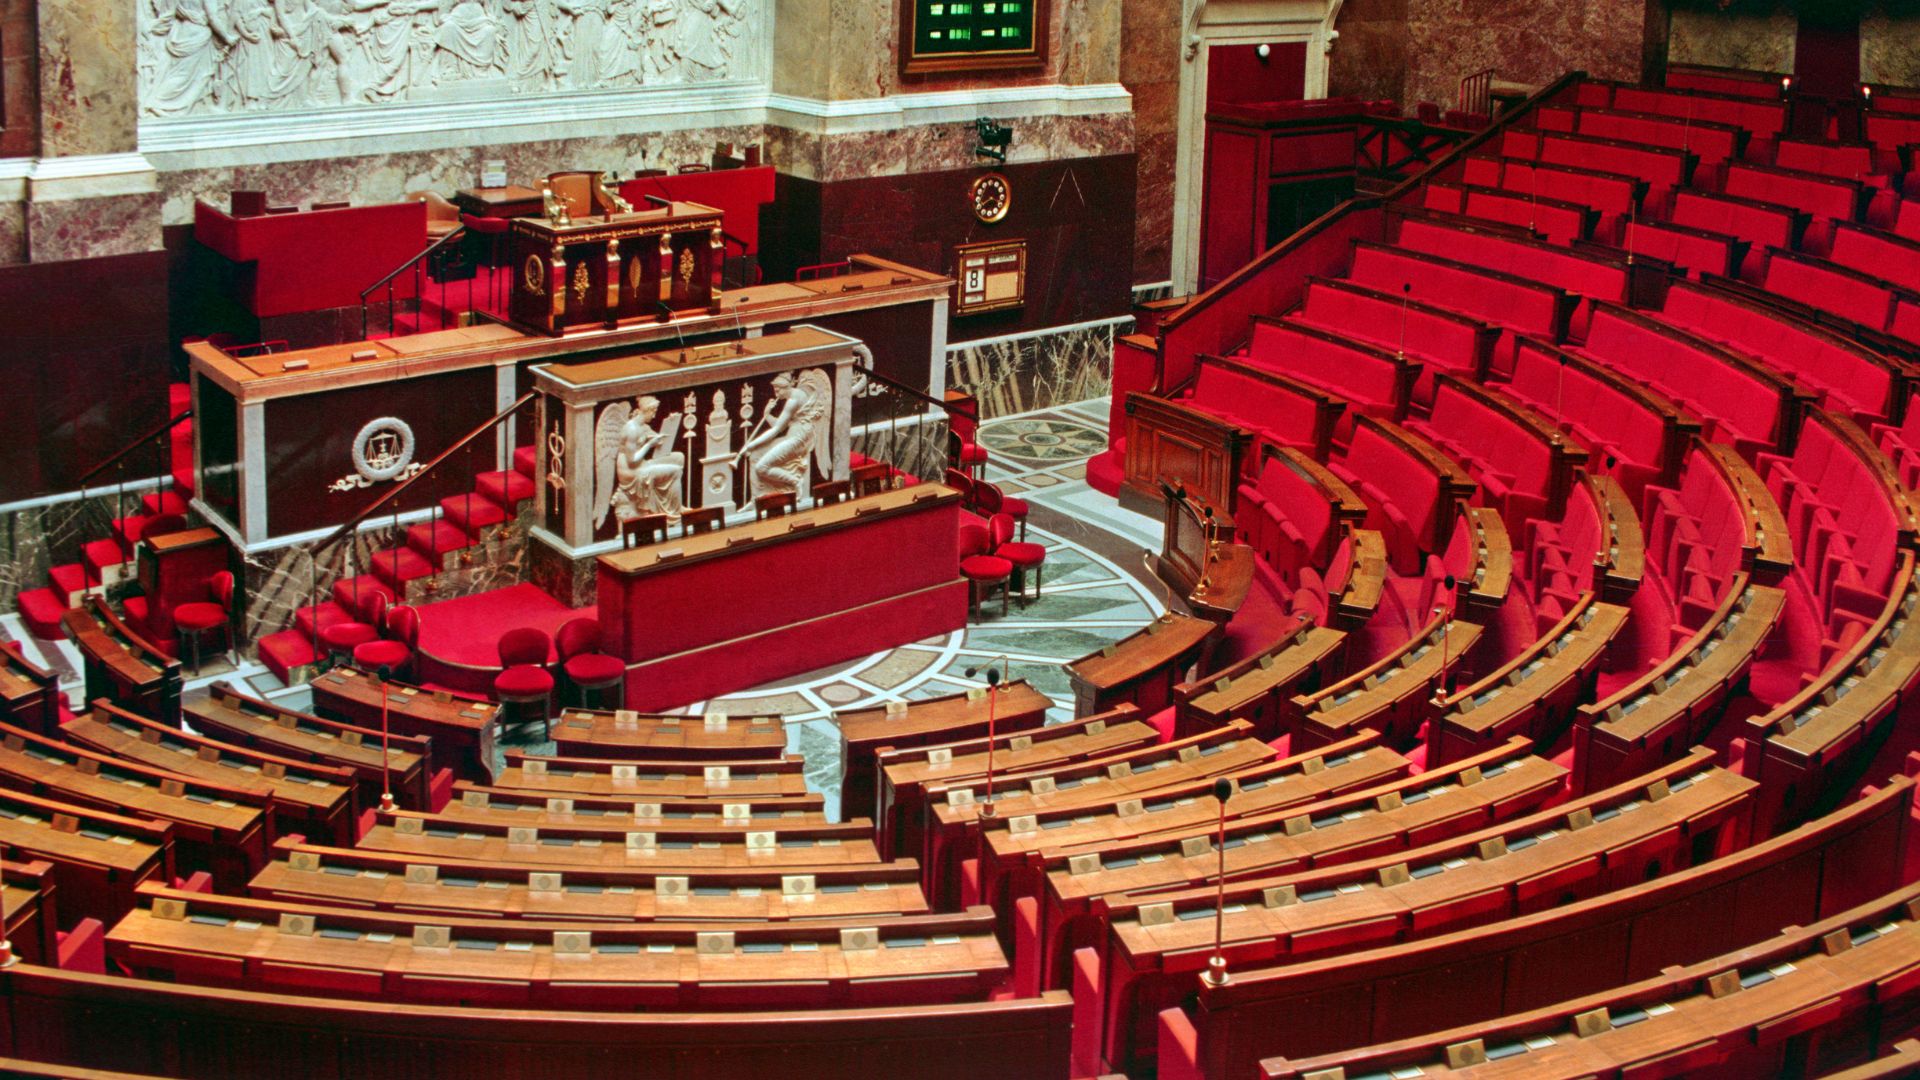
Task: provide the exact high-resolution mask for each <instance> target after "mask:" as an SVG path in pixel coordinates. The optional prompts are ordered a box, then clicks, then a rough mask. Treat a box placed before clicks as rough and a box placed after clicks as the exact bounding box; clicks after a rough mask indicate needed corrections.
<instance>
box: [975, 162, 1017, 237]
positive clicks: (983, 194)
mask: <svg viewBox="0 0 1920 1080" xmlns="http://www.w3.org/2000/svg"><path fill="white" fill-rule="evenodd" d="M968 194H969V195H970V196H971V197H972V199H973V216H975V217H977V218H979V219H980V220H981V221H984V222H986V223H987V224H989V225H991V224H993V223H994V222H996V221H999V220H1000V219H1001V218H1003V217H1006V216H1007V210H1008V208H1010V207H1011V206H1012V205H1013V185H1012V184H1010V183H1008V182H1007V178H1006V177H1004V176H1001V175H1000V174H999V173H991V172H990V173H986V174H984V175H982V176H979V177H976V178H975V179H974V181H973V186H972V187H971V188H969V189H968Z"/></svg>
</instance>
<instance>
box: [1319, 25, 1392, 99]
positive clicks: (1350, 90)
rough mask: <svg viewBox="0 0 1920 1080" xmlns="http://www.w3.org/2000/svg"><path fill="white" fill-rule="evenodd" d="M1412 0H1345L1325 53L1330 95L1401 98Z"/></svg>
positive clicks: (1328, 93)
mask: <svg viewBox="0 0 1920 1080" xmlns="http://www.w3.org/2000/svg"><path fill="white" fill-rule="evenodd" d="M1409 2H1410V0H1347V2H1346V3H1345V4H1344V5H1342V6H1341V8H1340V15H1339V17H1338V18H1337V19H1336V20H1335V22H1334V30H1335V31H1337V32H1338V33H1339V34H1340V37H1339V39H1338V40H1336V41H1335V42H1334V45H1333V49H1332V51H1330V52H1329V53H1328V54H1327V95H1328V96H1329V97H1357V98H1368V99H1381V98H1387V99H1392V100H1395V101H1398V100H1401V98H1402V95H1403V92H1404V90H1405V83H1406V77H1407V61H1408V57H1407V6H1408V4H1409Z"/></svg>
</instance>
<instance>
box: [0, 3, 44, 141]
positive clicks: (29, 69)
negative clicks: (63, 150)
mask: <svg viewBox="0 0 1920 1080" xmlns="http://www.w3.org/2000/svg"><path fill="white" fill-rule="evenodd" d="M37 22H38V20H37V17H36V13H35V11H34V0H0V157H26V156H28V155H31V154H33V153H34V152H36V151H37V150H38V149H39V148H40V100H39V99H40V93H39V90H40V88H39V85H38V84H39V79H40V74H39V73H40V46H39V44H38V36H39V35H38V32H37V29H38V28H37V25H36V24H37Z"/></svg>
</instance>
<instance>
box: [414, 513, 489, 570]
mask: <svg viewBox="0 0 1920 1080" xmlns="http://www.w3.org/2000/svg"><path fill="white" fill-rule="evenodd" d="M472 545H473V538H472V537H470V536H468V535H467V534H466V533H465V532H462V531H461V529H460V527H459V526H458V525H455V524H454V523H453V522H451V521H448V520H447V519H445V518H435V519H434V520H432V521H421V522H416V523H414V524H412V525H409V526H407V546H408V547H410V548H412V549H413V550H415V551H417V552H419V553H420V554H421V555H423V556H425V557H426V558H427V560H428V561H429V562H431V563H433V564H434V565H435V566H444V565H445V563H444V562H443V561H442V557H443V556H445V555H446V554H447V553H448V552H451V551H460V550H462V549H463V548H467V547H471V546H472Z"/></svg>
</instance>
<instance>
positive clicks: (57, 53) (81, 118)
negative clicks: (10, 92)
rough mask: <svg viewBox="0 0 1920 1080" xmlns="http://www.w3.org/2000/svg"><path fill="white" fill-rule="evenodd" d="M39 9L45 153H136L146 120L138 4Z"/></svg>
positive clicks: (63, 1)
mask: <svg viewBox="0 0 1920 1080" xmlns="http://www.w3.org/2000/svg"><path fill="white" fill-rule="evenodd" d="M39 12H40V18H39V45H40V145H41V153H42V154H44V155H46V156H48V157H66V156H69V155H73V154H118V153H126V152H129V151H132V150H133V149H134V148H135V146H136V145H137V143H138V131H137V128H138V123H139V120H138V116H137V115H136V109H137V102H136V93H137V90H136V85H135V72H136V71H137V70H138V64H137V62H136V60H135V57H134V39H135V34H134V10H133V5H132V4H129V3H121V2H112V3H103V2H101V0H39Z"/></svg>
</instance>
